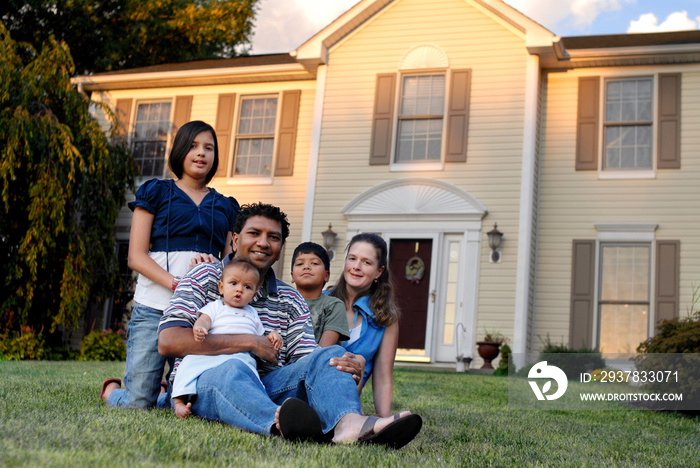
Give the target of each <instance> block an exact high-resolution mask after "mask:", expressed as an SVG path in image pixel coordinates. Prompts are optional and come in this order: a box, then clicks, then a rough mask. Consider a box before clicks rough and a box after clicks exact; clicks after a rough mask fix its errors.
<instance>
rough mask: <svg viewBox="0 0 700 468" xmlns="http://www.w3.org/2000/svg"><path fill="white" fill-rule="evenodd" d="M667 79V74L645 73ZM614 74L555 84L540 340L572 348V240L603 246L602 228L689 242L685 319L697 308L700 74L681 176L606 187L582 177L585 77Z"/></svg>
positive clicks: (685, 121)
mask: <svg viewBox="0 0 700 468" xmlns="http://www.w3.org/2000/svg"><path fill="white" fill-rule="evenodd" d="M659 71H661V72H665V71H666V70H658V69H643V70H639V73H640V75H647V76H648V75H649V74H652V73H657V72H659ZM674 71H677V70H674ZM612 72H614V71H611V70H586V71H579V72H571V73H555V74H551V75H549V77H548V85H547V87H546V89H547V91H546V102H545V104H544V109H545V112H546V115H545V116H544V120H545V122H546V128H545V129H544V130H543V134H542V135H541V153H542V156H541V161H540V175H541V180H540V193H539V208H538V210H539V222H538V249H537V252H538V260H537V279H536V291H537V295H536V301H535V308H534V310H535V313H534V332H533V333H534V336H533V337H532V339H533V340H536V339H537V337H538V336H540V337H544V336H546V335H547V334H549V335H550V337H551V338H552V339H553V340H554V341H563V342H564V343H566V342H568V337H569V307H570V305H569V301H570V289H571V245H572V240H573V239H596V238H597V235H598V233H597V231H596V229H595V227H594V224H596V223H656V224H658V226H659V227H658V230H657V231H656V239H660V240H663V239H665V240H680V241H681V264H680V268H681V270H680V275H681V277H680V280H681V283H680V286H681V288H680V299H681V305H680V314H681V315H682V316H683V315H685V314H686V311H687V310H688V309H689V307H690V305H691V304H690V299H691V296H692V289H693V285H700V242H698V240H697V239H698V235H697V233H698V230H699V229H700V206H699V204H698V203H697V200H700V184H699V183H698V180H699V179H700V159H699V158H697V157H696V154H697V148H698V147H699V145H700V134H699V133H698V132H697V130H696V129H697V128H698V125H699V124H700V69H699V68H698V67H697V66H693V67H688V68H686V69H685V71H684V72H683V75H682V91H681V92H682V94H681V96H682V98H681V102H682V111H681V112H682V115H681V169H680V170H674V169H666V170H657V171H656V178H655V179H636V180H603V179H599V177H598V172H597V171H579V172H576V171H575V170H574V155H575V144H576V107H577V88H578V76H584V73H585V75H588V76H594V75H601V74H606V73H607V74H610V73H612ZM627 73H629V72H627ZM601 92H602V91H601Z"/></svg>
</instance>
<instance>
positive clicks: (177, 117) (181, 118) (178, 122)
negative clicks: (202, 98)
mask: <svg viewBox="0 0 700 468" xmlns="http://www.w3.org/2000/svg"><path fill="white" fill-rule="evenodd" d="M191 113H192V96H177V97H176V98H175V112H174V116H173V125H174V126H175V128H174V129H173V134H174V133H177V131H178V130H180V127H182V126H183V125H185V124H186V123H187V122H189V121H190V114H191Z"/></svg>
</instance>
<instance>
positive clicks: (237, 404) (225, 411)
mask: <svg viewBox="0 0 700 468" xmlns="http://www.w3.org/2000/svg"><path fill="white" fill-rule="evenodd" d="M343 354H345V349H343V348H342V347H340V346H330V347H328V348H318V349H316V350H315V351H314V352H312V353H311V354H308V355H307V356H305V357H303V358H302V359H300V360H298V361H296V362H294V363H291V364H287V365H286V366H284V367H280V368H277V369H275V370H274V371H272V372H269V373H267V374H265V375H263V376H261V378H260V380H262V384H261V381H260V380H259V379H258V378H257V377H256V376H255V374H254V372H253V371H252V370H251V369H250V368H249V367H248V366H246V365H245V364H244V363H243V362H241V361H238V360H237V359H233V360H230V361H227V362H225V363H223V364H221V365H220V366H218V367H215V368H213V369H210V370H208V371H206V372H204V373H202V375H200V376H199V380H198V381H197V400H196V401H195V402H194V404H193V405H192V412H193V413H194V414H196V415H197V416H200V417H203V418H206V419H210V420H214V421H221V422H224V423H226V424H230V425H231V426H235V427H238V428H240V429H244V430H246V431H250V432H255V433H257V434H262V435H270V429H271V428H272V426H273V424H274V422H275V412H276V411H277V407H278V406H279V405H281V404H282V403H283V402H284V400H286V399H287V398H290V397H295V398H299V399H301V400H303V401H306V402H307V403H309V405H311V407H313V409H315V410H316V412H317V413H318V415H319V417H320V418H321V423H322V424H323V431H324V432H328V431H330V430H331V429H333V428H334V427H335V426H336V424H338V421H340V419H341V418H342V417H343V416H345V415H346V414H348V413H357V414H361V410H362V408H361V404H360V397H359V395H358V393H357V385H356V383H355V381H354V379H353V378H352V375H351V374H349V373H347V372H342V371H339V370H337V369H336V368H335V367H331V366H330V364H329V361H330V359H331V358H333V357H340V356H342V355H343ZM263 385H264V387H263Z"/></svg>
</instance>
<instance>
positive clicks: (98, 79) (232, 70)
mask: <svg viewBox="0 0 700 468" xmlns="http://www.w3.org/2000/svg"><path fill="white" fill-rule="evenodd" d="M306 71H307V70H306V69H305V68H304V66H303V65H302V64H300V63H293V64H283V65H261V66H257V67H227V68H198V69H195V70H173V71H157V72H148V73H124V74H112V75H84V76H76V77H73V78H71V80H70V81H71V83H72V84H75V85H81V86H85V85H98V84H111V83H123V82H129V81H138V82H142V81H154V80H156V81H162V80H176V79H186V78H215V77H221V76H244V75H257V74H278V73H284V72H287V73H289V72H299V73H301V72H306Z"/></svg>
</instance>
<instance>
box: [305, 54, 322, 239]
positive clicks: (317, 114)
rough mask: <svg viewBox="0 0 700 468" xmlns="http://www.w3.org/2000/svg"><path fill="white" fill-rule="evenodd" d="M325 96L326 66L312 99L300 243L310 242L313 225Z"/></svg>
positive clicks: (319, 76) (319, 77) (319, 71)
mask: <svg viewBox="0 0 700 468" xmlns="http://www.w3.org/2000/svg"><path fill="white" fill-rule="evenodd" d="M325 94H326V66H325V65H321V66H319V67H318V72H317V75H316V96H315V98H314V116H313V123H312V125H311V148H310V149H309V170H308V173H307V176H306V199H305V200H304V219H303V221H302V225H301V241H302V242H309V241H310V240H311V230H312V229H313V223H314V201H315V199H316V183H317V182H318V181H317V177H318V160H319V157H320V154H321V127H322V125H323V104H324V102H323V101H324V99H325Z"/></svg>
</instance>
